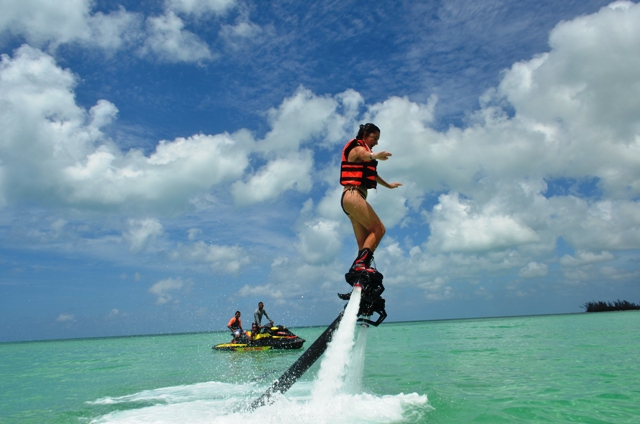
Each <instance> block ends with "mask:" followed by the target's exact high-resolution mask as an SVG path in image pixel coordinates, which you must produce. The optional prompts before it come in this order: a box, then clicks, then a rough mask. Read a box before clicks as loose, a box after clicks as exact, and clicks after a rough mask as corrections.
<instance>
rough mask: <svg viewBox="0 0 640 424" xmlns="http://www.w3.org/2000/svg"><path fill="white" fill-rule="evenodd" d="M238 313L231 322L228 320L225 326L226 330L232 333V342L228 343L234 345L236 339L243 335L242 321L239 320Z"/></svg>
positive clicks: (238, 312)
mask: <svg viewBox="0 0 640 424" xmlns="http://www.w3.org/2000/svg"><path fill="white" fill-rule="evenodd" d="M240 315H242V314H240V311H236V314H235V316H234V317H233V318H231V320H229V324H227V328H228V329H229V330H231V333H233V340H231V342H230V343H236V342H237V341H238V338H239V337H240V336H241V335H242V334H243V333H244V330H243V329H242V320H241V319H240Z"/></svg>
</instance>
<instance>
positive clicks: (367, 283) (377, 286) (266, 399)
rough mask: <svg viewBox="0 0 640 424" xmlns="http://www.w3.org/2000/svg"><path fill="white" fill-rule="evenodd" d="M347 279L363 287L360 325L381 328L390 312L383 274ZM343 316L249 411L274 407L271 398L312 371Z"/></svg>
mask: <svg viewBox="0 0 640 424" xmlns="http://www.w3.org/2000/svg"><path fill="white" fill-rule="evenodd" d="M345 279H346V280H347V283H349V284H350V285H351V286H353V287H355V286H356V285H357V286H360V287H362V297H361V299H360V308H359V309H358V317H359V318H358V322H360V323H362V324H363V325H373V326H375V327H377V326H378V325H380V323H381V322H382V321H384V319H385V318H386V317H387V312H386V311H385V300H384V298H382V297H381V295H382V292H383V291H384V286H383V285H382V279H383V276H382V274H381V273H379V272H378V271H377V270H373V272H367V271H360V272H354V271H351V272H349V273H347V274H345ZM338 297H339V298H340V299H342V300H349V299H350V298H351V293H350V292H349V293H345V294H340V293H338ZM345 307H346V305H345ZM374 313H375V314H378V315H379V316H378V319H377V320H376V321H372V320H370V319H369V318H370V317H371V316H372V315H373V314H374ZM343 315H344V309H343V310H342V311H341V312H340V314H338V317H337V318H336V319H335V320H334V321H333V322H332V323H331V325H330V326H329V327H327V329H326V330H324V332H323V333H322V334H321V335H320V337H318V339H317V340H316V341H315V342H313V344H312V345H311V346H309V348H308V349H307V350H306V351H305V352H304V353H303V354H302V355H301V356H300V357H299V358H298V360H297V361H296V362H294V363H293V365H291V366H290V367H289V369H288V370H287V371H286V372H285V373H284V374H282V375H281V376H280V378H278V379H277V380H276V381H274V382H273V384H272V385H271V387H269V388H268V389H267V391H266V392H264V394H263V395H262V396H260V397H259V398H258V399H256V400H254V401H253V402H252V403H251V405H249V407H248V409H249V410H254V409H256V408H259V407H261V406H264V405H267V404H269V403H271V396H272V395H273V394H275V393H285V392H286V391H287V390H289V389H290V388H291V386H293V384H294V383H295V382H296V381H298V379H299V378H300V377H301V376H302V375H303V374H304V373H305V372H307V370H308V369H309V368H311V366H312V365H313V364H314V363H315V362H316V361H317V360H318V358H320V356H322V354H323V353H324V352H325V350H327V345H328V344H329V342H330V341H331V338H332V336H333V332H334V331H335V330H336V329H337V328H338V325H340V321H341V320H342V316H343Z"/></svg>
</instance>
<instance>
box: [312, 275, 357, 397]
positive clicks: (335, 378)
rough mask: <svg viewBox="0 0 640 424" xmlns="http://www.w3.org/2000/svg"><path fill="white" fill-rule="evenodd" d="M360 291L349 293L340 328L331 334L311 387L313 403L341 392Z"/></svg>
mask: <svg viewBox="0 0 640 424" xmlns="http://www.w3.org/2000/svg"><path fill="white" fill-rule="evenodd" d="M361 295H362V289H361V288H360V286H356V287H355V288H354V289H353V292H352V293H351V300H350V301H349V304H348V305H347V309H345V311H344V316H343V317H342V321H341V322H340V326H339V327H338V329H337V330H336V332H335V333H334V334H333V338H332V340H331V343H329V346H328V347H327V351H326V352H325V353H324V357H323V358H322V363H321V364H320V371H319V372H318V378H317V379H316V382H315V384H314V385H313V390H312V392H311V398H312V401H314V402H327V401H328V400H329V399H330V398H332V397H334V396H335V394H336V393H342V392H343V390H342V389H343V386H344V380H345V374H346V370H347V366H348V365H349V360H350V356H351V349H352V348H353V336H354V333H355V326H356V320H357V319H358V309H359V308H360V298H361Z"/></svg>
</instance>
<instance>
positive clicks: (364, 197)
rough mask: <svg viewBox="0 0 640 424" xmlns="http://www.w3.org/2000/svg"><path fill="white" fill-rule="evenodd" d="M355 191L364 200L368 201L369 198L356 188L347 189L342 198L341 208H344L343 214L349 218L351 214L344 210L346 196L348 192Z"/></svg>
mask: <svg viewBox="0 0 640 424" xmlns="http://www.w3.org/2000/svg"><path fill="white" fill-rule="evenodd" d="M352 190H355V191H357V192H358V194H359V195H360V196H361V197H362V198H363V199H364V200H367V196H365V195H364V194H363V193H362V192H361V191H360V190H358V189H357V188H355V187H349V188H348V189H346V190H345V191H343V192H342V197H340V207H341V208H342V212H344V213H345V214H346V215H347V216H349V213H348V212H347V211H346V210H344V195H345V194H347V193H348V192H350V191H352Z"/></svg>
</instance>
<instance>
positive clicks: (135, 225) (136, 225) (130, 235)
mask: <svg viewBox="0 0 640 424" xmlns="http://www.w3.org/2000/svg"><path fill="white" fill-rule="evenodd" d="M127 225H128V227H129V229H128V231H127V232H126V233H124V234H123V237H124V239H125V240H127V241H128V242H129V245H130V247H129V250H131V251H132V252H134V253H136V252H140V251H141V250H142V249H144V248H145V247H146V246H147V245H148V243H149V242H150V241H151V240H153V239H154V238H156V237H157V236H159V235H161V234H162V233H163V231H164V229H163V227H162V224H160V221H158V220H157V219H153V218H147V219H130V220H129V221H128V222H127Z"/></svg>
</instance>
